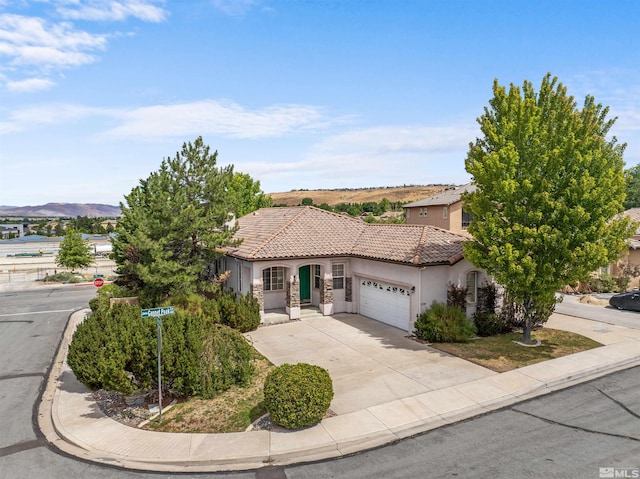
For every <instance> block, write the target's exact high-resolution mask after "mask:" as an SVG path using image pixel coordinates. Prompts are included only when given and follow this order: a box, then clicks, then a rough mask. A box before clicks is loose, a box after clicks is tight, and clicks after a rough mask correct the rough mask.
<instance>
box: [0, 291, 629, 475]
mask: <svg viewBox="0 0 640 479" xmlns="http://www.w3.org/2000/svg"><path fill="white" fill-rule="evenodd" d="M94 294H95V288H93V287H78V286H71V287H64V288H55V287H44V286H42V287H39V288H38V289H37V290H27V291H5V292H0V431H1V433H0V479H5V478H6V479H22V478H26V479H30V478H44V477H46V478H53V479H69V478H87V477H91V478H98V479H101V478H129V477H132V478H133V477H135V478H146V477H148V478H151V477H216V478H227V477H228V478H238V479H244V478H259V479H283V478H289V479H294V478H300V479H302V478H367V479H372V478H415V477H429V478H431V477H435V478H440V477H464V478H467V477H469V478H486V477H496V478H502V477H504V478H506V477H509V478H511V477H518V478H526V477H532V478H538V477H545V478H577V477H580V478H591V477H593V478H598V477H600V468H607V467H608V468H618V469H619V470H622V469H624V470H625V471H627V473H628V474H630V475H628V476H623V477H634V476H633V475H631V474H633V473H634V471H640V367H637V368H633V369H629V370H626V371H621V372H618V373H615V374H612V375H609V376H605V377H602V378H599V379H596V380H594V381H591V382H589V383H584V384H581V385H578V386H574V387H571V388H568V389H565V390H562V391H559V392H556V393H553V394H549V395H547V396H543V397H540V398H537V399H533V400H529V401H526V402H523V403H519V404H516V405H512V406H509V407H507V408H505V409H502V410H499V411H496V412H493V413H489V414H486V415H484V416H481V417H478V418H475V419H471V420H467V421H464V422H461V423H457V424H454V425H451V426H447V427H443V428H440V429H436V430H433V431H430V432H428V433H425V434H421V435H419V436H416V437H413V438H409V439H406V440H402V441H398V442H397V443H395V444H392V445H388V446H385V447H381V448H378V449H374V450H370V451H366V452H363V453H359V454H354V455H353V456H350V457H346V458H342V459H336V460H329V461H323V462H318V463H312V464H303V465H294V466H287V467H265V468H263V469H260V470H258V471H248V472H242V473H227V474H203V475H195V474H189V475H179V474H166V473H163V474H159V473H141V472H133V471H126V470H121V469H115V468H111V467H108V466H99V465H95V464H90V463H85V462H81V461H78V460H77V459H75V458H71V457H66V456H63V455H60V454H59V453H58V452H57V451H55V450H53V449H52V448H51V447H50V446H48V445H47V444H46V443H45V442H44V441H43V440H42V438H41V435H40V434H39V432H38V431H37V428H36V426H34V424H35V421H34V417H33V415H34V411H35V408H34V406H35V405H36V404H37V401H38V396H39V393H40V388H41V386H42V384H43V381H44V377H45V375H46V374H47V371H48V368H49V364H50V362H51V360H52V357H53V355H54V353H55V350H56V348H57V345H58V342H59V340H60V336H61V333H62V330H63V328H64V325H65V324H66V321H67V318H68V316H69V314H70V313H71V312H72V311H73V310H76V309H79V308H81V307H86V304H87V301H88V299H89V298H91V297H92V296H93V295H94ZM613 313H614V314H615V313H617V312H616V311H613ZM618 477H620V476H618Z"/></svg>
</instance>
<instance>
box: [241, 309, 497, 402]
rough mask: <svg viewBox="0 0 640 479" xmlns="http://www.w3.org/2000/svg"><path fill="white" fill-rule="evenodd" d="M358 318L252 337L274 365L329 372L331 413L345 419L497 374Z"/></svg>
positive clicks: (328, 319) (306, 322) (282, 327)
mask: <svg viewBox="0 0 640 479" xmlns="http://www.w3.org/2000/svg"><path fill="white" fill-rule="evenodd" d="M406 335H407V333H406V332H405V331H402V330H400V329H397V328H394V327H392V326H388V325H386V324H383V323H381V322H379V321H375V320H373V319H370V318H366V317H364V316H360V315H357V314H346V313H344V314H336V315H334V316H322V315H320V314H317V315H312V316H306V317H305V318H304V319H302V320H300V321H294V322H289V323H284V324H275V325H271V326H263V327H260V328H258V329H257V330H256V331H252V332H250V333H247V334H246V335H245V336H247V337H248V338H250V340H251V341H252V342H253V345H254V346H255V348H256V349H257V350H258V351H259V352H260V353H261V354H263V355H264V356H266V357H267V358H269V360H270V361H271V362H272V363H274V364H276V365H280V364H283V363H297V362H305V363H309V364H316V365H318V366H322V367H323V368H325V369H327V370H328V371H329V374H330V375H331V378H332V380H333V389H334V392H335V395H334V398H333V401H332V403H331V410H332V411H333V412H335V413H336V414H346V413H350V412H354V411H358V410H361V409H365V408H368V407H371V406H375V405H378V404H383V403H387V402H389V401H394V400H396V399H402V398H405V397H409V396H415V395H417V394H421V393H425V392H428V391H432V390H436V389H442V388H445V387H448V386H454V385H456V384H460V383H466V382H469V381H473V380H476V379H480V378H484V377H487V376H493V375H495V374H497V373H495V372H493V371H491V370H489V369H486V368H483V367H481V366H477V365H475V364H472V363H470V362H468V361H464V360H462V359H459V358H456V357H454V356H451V355H448V354H445V353H442V352H440V351H437V350H435V349H432V348H430V347H428V346H426V345H424V344H420V343H418V342H416V341H414V340H412V339H409V338H407V337H406Z"/></svg>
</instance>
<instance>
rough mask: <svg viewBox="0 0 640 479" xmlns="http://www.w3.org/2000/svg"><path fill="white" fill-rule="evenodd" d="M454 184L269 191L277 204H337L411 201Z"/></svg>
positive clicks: (433, 193)
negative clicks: (307, 202)
mask: <svg viewBox="0 0 640 479" xmlns="http://www.w3.org/2000/svg"><path fill="white" fill-rule="evenodd" d="M451 186H453V185H426V186H389V187H380V188H360V189H336V190H293V191H288V192H285V193H269V194H270V196H271V198H273V204H275V205H283V204H284V205H287V206H296V205H299V204H300V203H301V202H302V199H303V198H311V199H312V200H313V203H314V204H316V205H320V204H322V203H327V204H329V205H331V206H335V205H337V204H338V203H366V202H368V201H375V202H376V203H378V202H380V200H382V199H383V198H386V199H388V200H389V201H392V202H395V201H400V202H402V203H410V202H412V201H417V200H421V199H423V198H428V197H429V196H433V195H435V194H436V193H439V192H440V191H442V190H444V189H446V188H449V187H451Z"/></svg>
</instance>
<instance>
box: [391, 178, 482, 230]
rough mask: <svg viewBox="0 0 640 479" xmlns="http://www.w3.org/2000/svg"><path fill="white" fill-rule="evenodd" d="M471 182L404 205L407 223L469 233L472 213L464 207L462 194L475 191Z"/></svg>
mask: <svg viewBox="0 0 640 479" xmlns="http://www.w3.org/2000/svg"><path fill="white" fill-rule="evenodd" d="M475 189H476V187H475V185H472V184H471V183H469V184H467V185H462V186H458V187H455V188H450V189H448V190H444V191H443V192H442V193H438V194H437V195H433V196H430V197H429V198H425V199H423V200H418V201H414V202H413V203H408V204H406V205H404V206H403V208H404V211H405V217H406V222H407V224H410V225H431V226H437V227H438V228H443V229H445V230H449V231H451V232H453V233H458V234H463V235H466V234H467V227H468V226H469V223H470V222H471V214H469V213H467V212H465V211H464V210H463V208H462V199H461V198H462V194H463V193H464V192H467V191H469V192H471V191H475Z"/></svg>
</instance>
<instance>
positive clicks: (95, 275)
mask: <svg viewBox="0 0 640 479" xmlns="http://www.w3.org/2000/svg"><path fill="white" fill-rule="evenodd" d="M96 278H104V274H94V275H93V279H96Z"/></svg>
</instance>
